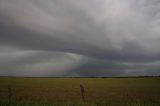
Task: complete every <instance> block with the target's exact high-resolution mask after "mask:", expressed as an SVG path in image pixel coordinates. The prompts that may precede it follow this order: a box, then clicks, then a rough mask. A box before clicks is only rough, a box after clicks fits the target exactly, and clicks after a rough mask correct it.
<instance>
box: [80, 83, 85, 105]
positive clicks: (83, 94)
mask: <svg viewBox="0 0 160 106" xmlns="http://www.w3.org/2000/svg"><path fill="white" fill-rule="evenodd" d="M80 90H81V96H82V100H83V101H84V102H85V89H84V86H83V85H80Z"/></svg>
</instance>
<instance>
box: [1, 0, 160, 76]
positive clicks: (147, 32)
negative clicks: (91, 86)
mask: <svg viewBox="0 0 160 106" xmlns="http://www.w3.org/2000/svg"><path fill="white" fill-rule="evenodd" d="M159 10H160V1H159V0H152V1H151V0H129V1H128V0H121V1H118V0H94V1H91V0H80V1H75V0H67V1H66V0H58V1H57V0H45V1H44V0H34V1H31V0H0V49H1V51H0V70H2V71H0V75H24V76H65V75H82V76H92V75H93V76H101V75H105V76H118V75H122V76H123V75H145V74H148V75H152V74H154V75H156V74H155V73H157V74H158V73H159V72H158V71H157V70H158V68H159V67H158V66H157V65H156V66H155V64H158V65H160V64H159V62H158V61H160V46H159V45H160V12H159ZM9 57H11V58H9ZM149 62H150V64H149ZM124 63H125V64H124ZM54 64H56V65H54ZM131 64H132V65H131ZM60 66H61V67H62V68H59V67H60ZM3 70H5V71H3ZM20 70H24V71H20ZM45 70H48V71H45ZM53 70H54V71H53ZM59 70H63V71H59ZM68 70H69V71H68ZM91 70H92V71H91ZM97 70H99V71H97ZM152 70H153V71H152ZM155 70H156V71H155Z"/></svg>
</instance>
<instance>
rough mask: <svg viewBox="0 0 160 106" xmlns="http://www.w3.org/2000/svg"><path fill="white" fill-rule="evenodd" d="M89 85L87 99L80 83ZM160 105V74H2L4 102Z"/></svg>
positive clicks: (25, 105)
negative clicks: (86, 76) (53, 75)
mask: <svg viewBox="0 0 160 106" xmlns="http://www.w3.org/2000/svg"><path fill="white" fill-rule="evenodd" d="M80 84H82V85H83V86H84V87H85V100H86V102H85V103H84V102H83V101H82V99H81V93H80V88H79V85H80ZM8 85H10V86H11V87H12V93H13V96H12V97H11V103H10V104H11V106H52V105H53V106H84V105H85V106H160V78H158V77H157V78H156V77H155V78H154V77H153V78H152V77H148V78H16V77H15V78H14V77H0V106H8V105H9V102H8Z"/></svg>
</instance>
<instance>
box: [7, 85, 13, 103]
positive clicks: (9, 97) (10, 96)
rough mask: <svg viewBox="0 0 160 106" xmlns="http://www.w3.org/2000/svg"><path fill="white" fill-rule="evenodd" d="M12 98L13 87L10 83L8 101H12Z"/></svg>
mask: <svg viewBox="0 0 160 106" xmlns="http://www.w3.org/2000/svg"><path fill="white" fill-rule="evenodd" d="M11 98H12V88H11V86H10V85H8V101H9V103H10V102H11Z"/></svg>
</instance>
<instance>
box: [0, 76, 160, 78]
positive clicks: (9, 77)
mask: <svg viewBox="0 0 160 106" xmlns="http://www.w3.org/2000/svg"><path fill="white" fill-rule="evenodd" d="M0 77H3V78H4V77H8V78H160V76H113V77H105V76H104V77H95V76H93V77H92V76H91V77H26V76H24V77H23V76H0Z"/></svg>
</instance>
